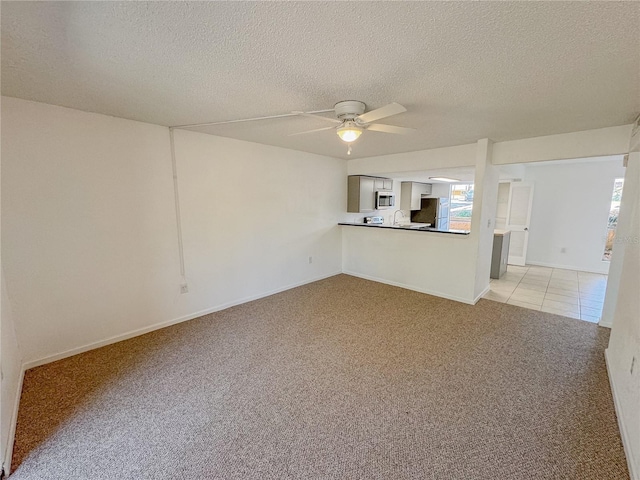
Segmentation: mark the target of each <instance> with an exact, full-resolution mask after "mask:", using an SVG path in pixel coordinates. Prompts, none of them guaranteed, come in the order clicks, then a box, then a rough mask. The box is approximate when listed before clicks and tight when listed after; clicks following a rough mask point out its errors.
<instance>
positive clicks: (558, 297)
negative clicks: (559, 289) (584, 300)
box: [544, 292, 579, 305]
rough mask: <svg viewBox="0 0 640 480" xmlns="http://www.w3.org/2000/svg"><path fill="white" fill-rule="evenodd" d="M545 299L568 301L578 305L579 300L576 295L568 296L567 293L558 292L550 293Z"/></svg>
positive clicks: (570, 303)
mask: <svg viewBox="0 0 640 480" xmlns="http://www.w3.org/2000/svg"><path fill="white" fill-rule="evenodd" d="M544 299H545V300H553V301H555V302H562V303H568V304H569V305H578V304H579V300H578V299H577V298H576V297H567V296H566V295H558V294H556V293H549V292H547V294H546V295H545V296H544Z"/></svg>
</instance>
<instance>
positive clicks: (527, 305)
mask: <svg viewBox="0 0 640 480" xmlns="http://www.w3.org/2000/svg"><path fill="white" fill-rule="evenodd" d="M507 303H508V304H509V305H515V306H516V307H523V308H528V309H529V310H540V305H535V304H533V303H527V302H520V301H518V300H513V299H511V298H510V299H509V300H507Z"/></svg>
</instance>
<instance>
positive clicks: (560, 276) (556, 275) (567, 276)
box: [551, 270, 578, 282]
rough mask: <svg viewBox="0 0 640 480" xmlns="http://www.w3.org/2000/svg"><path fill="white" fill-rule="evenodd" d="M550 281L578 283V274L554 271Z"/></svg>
mask: <svg viewBox="0 0 640 480" xmlns="http://www.w3.org/2000/svg"><path fill="white" fill-rule="evenodd" d="M551 279H552V280H553V279H556V280H570V281H572V282H577V281H578V274H577V273H576V272H565V271H560V272H558V271H556V270H554V271H553V273H552V274H551Z"/></svg>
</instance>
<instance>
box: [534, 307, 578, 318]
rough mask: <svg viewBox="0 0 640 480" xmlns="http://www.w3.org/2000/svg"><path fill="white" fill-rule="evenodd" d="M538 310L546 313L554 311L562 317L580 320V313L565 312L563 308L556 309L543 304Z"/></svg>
mask: <svg viewBox="0 0 640 480" xmlns="http://www.w3.org/2000/svg"><path fill="white" fill-rule="evenodd" d="M540 311H541V312H547V313H555V314H556V315H562V316H563V317H569V318H577V319H578V320H580V314H579V313H574V312H565V311H563V310H557V309H555V308H551V307H545V306H544V305H543V306H542V307H541V308H540Z"/></svg>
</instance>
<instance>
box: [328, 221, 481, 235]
mask: <svg viewBox="0 0 640 480" xmlns="http://www.w3.org/2000/svg"><path fill="white" fill-rule="evenodd" d="M338 225H342V226H344V227H366V228H381V229H386V230H402V231H404V232H407V231H408V232H428V233H444V234H446V235H463V236H465V235H469V233H471V232H469V231H468V230H438V229H437V228H432V227H421V228H415V227H414V228H411V227H403V226H394V225H379V224H374V223H354V222H340V223H338Z"/></svg>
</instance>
